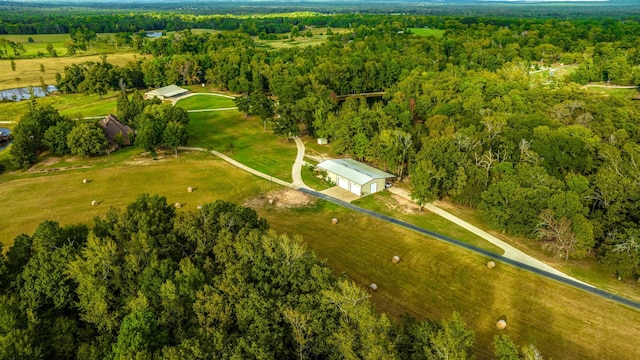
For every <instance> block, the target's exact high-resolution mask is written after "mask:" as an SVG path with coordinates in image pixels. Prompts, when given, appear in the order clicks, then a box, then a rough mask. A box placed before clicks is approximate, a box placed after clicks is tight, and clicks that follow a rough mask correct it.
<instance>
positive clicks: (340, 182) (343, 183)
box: [338, 178, 349, 191]
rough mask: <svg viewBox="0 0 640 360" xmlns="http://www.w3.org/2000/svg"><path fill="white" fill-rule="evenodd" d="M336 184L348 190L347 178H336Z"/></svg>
mask: <svg viewBox="0 0 640 360" xmlns="http://www.w3.org/2000/svg"><path fill="white" fill-rule="evenodd" d="M338 186H340V187H341V188H343V189H345V190H347V191H348V190H349V180H347V179H343V178H338Z"/></svg>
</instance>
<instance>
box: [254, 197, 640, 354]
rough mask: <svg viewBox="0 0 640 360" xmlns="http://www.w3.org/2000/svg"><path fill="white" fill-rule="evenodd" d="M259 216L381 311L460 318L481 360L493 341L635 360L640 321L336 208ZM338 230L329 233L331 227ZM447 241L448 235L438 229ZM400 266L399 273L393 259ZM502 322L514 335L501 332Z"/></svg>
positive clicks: (596, 300)
mask: <svg viewBox="0 0 640 360" xmlns="http://www.w3.org/2000/svg"><path fill="white" fill-rule="evenodd" d="M259 213H260V214H261V215H262V216H264V217H265V218H267V219H268V221H269V223H270V224H271V227H272V228H273V229H275V230H277V231H279V232H286V233H288V234H296V233H297V234H301V235H303V237H304V239H305V240H306V242H307V244H308V246H309V247H310V248H311V249H312V250H313V251H315V252H316V253H317V254H318V255H319V257H320V258H323V259H326V261H327V263H328V264H329V265H330V266H331V267H332V269H333V270H334V272H335V273H336V274H339V275H344V276H347V277H349V278H351V279H353V280H354V281H355V282H356V283H357V284H359V285H361V286H363V287H368V286H369V284H371V283H376V284H377V285H378V291H377V292H370V293H369V294H370V295H371V297H372V301H373V302H374V304H375V305H376V307H377V308H378V309H379V310H380V311H384V312H387V313H389V314H391V315H392V316H400V315H402V314H404V313H408V314H411V315H414V316H416V317H418V318H420V319H427V318H445V317H449V316H450V315H451V313H452V312H453V311H458V312H459V313H460V314H461V315H462V317H463V319H464V320H465V322H466V323H467V324H468V325H469V326H470V327H471V328H472V329H473V330H474V331H475V333H476V342H477V345H476V348H475V350H476V353H477V357H476V358H478V359H488V358H492V351H493V350H492V346H491V342H492V339H493V337H494V336H495V335H499V334H507V335H509V336H510V337H511V338H512V339H513V340H514V341H516V343H517V344H519V345H520V346H522V345H526V344H529V343H533V344H535V345H536V346H537V347H538V348H539V349H540V350H541V351H542V353H543V355H544V356H545V358H554V359H636V358H638V357H640V348H638V346H637V339H638V337H640V312H639V311H636V310H632V309H629V308H626V307H624V306H619V305H616V304H613V303H611V302H609V301H607V300H605V299H603V298H600V297H596V296H593V295H589V294H587V293H584V292H582V291H579V290H575V289H573V288H570V287H567V286H564V285H561V284H560V283H557V282H554V281H551V280H547V279H544V278H542V277H539V276H537V275H533V274H531V273H528V272H526V271H522V270H518V269H516V268H513V267H511V266H507V265H503V264H500V263H499V264H498V266H497V267H496V268H495V269H492V270H491V269H488V268H487V267H486V265H485V264H486V262H487V260H488V259H487V258H484V257H481V256H478V255H475V254H472V253H469V252H467V251H464V250H462V249H458V248H456V247H453V246H450V245H446V244H443V243H441V242H438V241H436V240H432V239H430V238H428V237H425V236H421V235H419V234H416V233H413V232H410V231H408V230H404V229H400V228H397V227H395V226H392V225H390V224H388V223H385V222H382V221H380V220H377V219H374V218H372V217H369V216H365V215H361V214H357V213H355V212H352V211H348V210H346V209H343V208H340V207H338V206H337V205H333V204H330V203H321V204H319V205H316V206H314V207H308V208H301V209H288V210H275V209H273V208H264V209H262V210H259ZM334 217H335V218H337V219H338V224H337V225H332V224H331V219H332V218H334ZM435 230H437V231H441V232H444V231H446V230H447V229H446V228H445V229H442V228H439V229H435ZM395 255H398V256H400V258H401V260H400V263H398V264H393V263H392V262H391V258H392V257H393V256H395ZM499 319H505V320H506V321H507V324H508V325H507V328H506V330H504V331H502V332H500V331H498V330H496V328H495V323H496V321H498V320H499Z"/></svg>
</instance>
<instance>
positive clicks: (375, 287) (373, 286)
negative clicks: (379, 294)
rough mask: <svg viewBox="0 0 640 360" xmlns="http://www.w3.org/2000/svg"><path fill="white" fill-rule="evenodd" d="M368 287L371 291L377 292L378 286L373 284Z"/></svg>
mask: <svg viewBox="0 0 640 360" xmlns="http://www.w3.org/2000/svg"><path fill="white" fill-rule="evenodd" d="M369 287H370V288H371V290H373V291H376V290H378V285H376V284H375V283H372V284H371V285H369Z"/></svg>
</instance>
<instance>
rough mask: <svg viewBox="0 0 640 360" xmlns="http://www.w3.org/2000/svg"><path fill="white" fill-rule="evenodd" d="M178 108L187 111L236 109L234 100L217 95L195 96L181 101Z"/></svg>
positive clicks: (177, 104)
mask: <svg viewBox="0 0 640 360" xmlns="http://www.w3.org/2000/svg"><path fill="white" fill-rule="evenodd" d="M176 106H180V107H183V108H185V109H187V110H203V109H225V108H233V107H236V104H235V103H234V102H233V99H229V98H228V97H226V96H220V95H217V94H194V95H192V96H189V97H188V98H185V99H182V100H179V101H178V102H177V103H176Z"/></svg>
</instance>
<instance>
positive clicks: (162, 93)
mask: <svg viewBox="0 0 640 360" xmlns="http://www.w3.org/2000/svg"><path fill="white" fill-rule="evenodd" d="M188 92H189V90H187V89H183V88H181V87H180V86H177V85H169V86H165V87H161V88H159V89H155V90H151V91H148V92H146V93H144V98H145V99H152V98H154V97H157V98H159V99H160V100H164V99H169V98H172V97H176V96H179V95H182V94H185V93H188Z"/></svg>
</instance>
